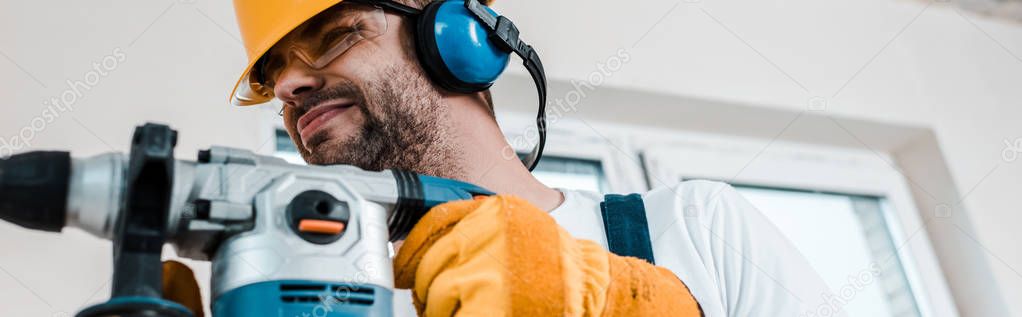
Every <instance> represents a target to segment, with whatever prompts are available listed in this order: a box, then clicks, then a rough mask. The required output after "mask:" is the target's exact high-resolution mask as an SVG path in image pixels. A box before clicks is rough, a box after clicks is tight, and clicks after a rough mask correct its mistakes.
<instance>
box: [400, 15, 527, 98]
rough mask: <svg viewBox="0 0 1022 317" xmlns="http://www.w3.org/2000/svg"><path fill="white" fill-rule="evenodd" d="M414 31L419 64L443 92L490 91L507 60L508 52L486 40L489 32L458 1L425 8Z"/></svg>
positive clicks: (508, 57) (505, 66)
mask: <svg viewBox="0 0 1022 317" xmlns="http://www.w3.org/2000/svg"><path fill="white" fill-rule="evenodd" d="M487 10H488V11H489V12H490V13H491V14H493V15H494V16H496V15H497V13H496V12H494V11H493V10H491V9H489V8H488V7H487ZM415 32H416V41H415V43H416V52H417V53H416V54H417V55H418V57H419V60H420V62H421V63H420V64H422V67H423V68H424V69H425V70H426V73H427V74H429V76H430V78H431V79H432V80H433V81H434V82H435V83H437V84H438V85H439V86H440V87H441V88H444V89H446V90H450V91H453V92H457V93H472V92H478V91H482V90H485V89H487V88H490V86H492V85H493V82H494V81H496V80H497V78H498V77H500V74H501V73H503V72H504V69H506V68H507V65H508V62H509V61H510V57H511V56H510V54H511V52H509V51H505V50H503V49H501V48H499V47H498V46H497V45H495V44H494V43H493V42H491V41H490V39H489V34H490V33H489V32H488V31H487V29H486V28H485V27H484V26H483V25H482V24H480V22H479V21H478V20H476V17H475V16H473V15H472V13H470V12H469V11H468V9H466V8H465V3H464V1H462V0H451V1H445V0H438V1H434V2H432V3H430V4H429V5H427V6H426V7H425V8H424V9H423V12H422V14H421V15H420V16H419V19H418V22H417V23H416V27H415Z"/></svg>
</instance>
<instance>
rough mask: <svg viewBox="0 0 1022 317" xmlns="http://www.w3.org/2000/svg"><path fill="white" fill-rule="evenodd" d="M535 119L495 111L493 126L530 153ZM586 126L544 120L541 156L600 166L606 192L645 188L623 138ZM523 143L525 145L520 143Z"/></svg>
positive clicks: (564, 120) (637, 166)
mask: <svg viewBox="0 0 1022 317" xmlns="http://www.w3.org/2000/svg"><path fill="white" fill-rule="evenodd" d="M535 120H536V118H535V117H534V116H533V115H531V114H523V113H515V112H500V111H498V112H497V123H498V125H499V126H500V128H501V131H503V132H504V137H505V138H506V139H507V140H509V143H510V144H511V145H512V147H513V149H514V150H515V151H516V152H522V153H528V152H529V151H532V146H533V144H535V142H536V140H535V139H530V138H529V137H527V136H532V137H533V138H535V131H536V130H535V129H536V126H535V122H536V121H535ZM586 125H587V123H585V122H582V121H578V120H571V119H566V118H548V124H547V143H546V147H545V148H544V150H543V155H544V156H557V157H563V158H577V159H583V160H592V161H597V162H600V163H601V164H602V167H603V173H604V175H605V177H606V182H607V190H608V192H607V193H605V194H609V193H634V192H642V191H646V190H648V189H649V188H648V187H647V186H646V182H645V179H644V176H643V171H642V168H641V166H639V164H638V162H639V158H638V155H636V154H635V152H634V150H633V149H632V148H631V147H629V146H619V144H625V143H627V142H626V141H627V140H626V139H624V138H622V136H621V135H619V134H616V133H611V134H595V133H591V132H593V129H591V128H589V127H587V126H586ZM522 140H525V141H526V142H522Z"/></svg>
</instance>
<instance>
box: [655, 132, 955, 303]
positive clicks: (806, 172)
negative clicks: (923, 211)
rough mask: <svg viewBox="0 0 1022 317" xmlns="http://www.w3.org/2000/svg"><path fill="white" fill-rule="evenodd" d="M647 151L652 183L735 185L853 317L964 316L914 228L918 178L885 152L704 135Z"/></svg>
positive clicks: (663, 142)
mask: <svg viewBox="0 0 1022 317" xmlns="http://www.w3.org/2000/svg"><path fill="white" fill-rule="evenodd" d="M771 142H772V143H771ZM766 144H769V145H770V146H765V145H766ZM641 153H642V157H643V164H644V165H645V167H646V175H647V181H648V182H649V183H650V185H651V187H657V186H663V185H664V183H670V182H677V181H679V180H690V179H710V180H718V181H725V182H727V183H730V184H731V185H732V186H734V187H735V188H736V189H737V190H738V192H739V193H741V194H742V196H743V197H745V198H746V199H747V200H749V201H750V202H751V203H752V204H753V205H754V206H756V208H757V209H759V210H760V211H761V212H762V213H763V214H764V215H765V216H766V217H767V218H768V219H769V220H770V221H771V222H773V223H774V224H775V225H776V226H777V227H778V229H779V230H780V231H781V233H782V234H784V235H785V236H786V237H787V238H788V240H790V241H791V242H792V243H793V244H794V245H795V247H796V248H797V249H798V251H799V252H801V253H802V254H803V255H804V256H805V257H806V258H807V260H808V261H809V263H810V265H812V266H813V268H814V269H815V270H816V271H817V272H818V273H819V274H820V275H821V277H823V279H824V281H825V282H826V283H827V285H828V286H829V287H830V288H831V291H832V292H833V295H834V296H835V297H837V298H841V299H846V300H845V301H843V303H844V304H843V305H841V306H840V307H841V308H842V309H844V310H846V311H847V312H848V315H849V316H934V315H937V316H944V315H947V314H949V313H950V314H951V315H953V314H954V312H955V309H954V305H953V303H951V302H950V300H949V299H950V291H949V290H948V288H947V286H946V283H945V282H944V276H943V274H942V273H941V271H940V268H939V266H938V262H937V259H936V256H935V254H934V253H933V249H932V247H931V246H930V244H929V240H928V239H927V238H926V236H925V235H924V234H913V233H917V232H919V230H921V228H922V226H923V223H922V220H921V219H920V217H919V214H918V213H917V209H916V207H915V205H914V203H913V201H912V200H911V196H910V194H909V188H908V184H907V182H906V180H905V178H904V177H903V176H902V175H901V174H900V173H899V172H898V171H897V170H895V169H893V168H891V166H890V165H889V164H888V162H887V161H886V158H885V157H883V155H882V154H881V155H878V154H877V153H874V152H872V151H867V150H857V149H849V148H840V147H829V146H818V145H807V144H798V143H789V142H784V141H780V140H775V141H769V140H759V139H747V138H739V137H730V136H720V135H704V134H691V135H690V134H679V135H677V136H670V137H664V138H660V139H657V140H653V141H651V142H648V143H645V144H642V145H641ZM945 299H947V300H945Z"/></svg>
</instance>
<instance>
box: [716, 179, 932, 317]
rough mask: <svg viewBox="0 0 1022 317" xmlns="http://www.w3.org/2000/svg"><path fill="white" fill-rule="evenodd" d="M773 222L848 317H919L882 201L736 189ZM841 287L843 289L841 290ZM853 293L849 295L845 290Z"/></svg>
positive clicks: (752, 188) (810, 193) (743, 187)
mask: <svg viewBox="0 0 1022 317" xmlns="http://www.w3.org/2000/svg"><path fill="white" fill-rule="evenodd" d="M735 188H736V189H737V190H738V192H739V193H741V194H742V196H744V197H745V198H746V199H748V200H749V201H750V202H751V203H752V204H753V205H755V206H756V207H757V208H759V210H760V211H761V212H762V213H763V214H764V215H765V216H766V217H767V218H768V219H770V221H772V222H773V223H774V225H776V226H777V227H778V229H780V231H781V232H782V233H783V234H784V235H785V236H786V237H787V238H788V240H790V241H791V242H792V243H793V244H794V245H795V247H796V248H797V249H798V251H799V252H801V253H802V255H804V256H805V257H806V259H807V260H808V261H809V263H810V264H811V265H812V266H813V267H814V268H816V270H817V273H819V274H820V276H821V277H823V280H824V281H825V282H826V283H827V285H828V286H830V288H831V290H833V291H834V293H835V296H837V297H838V298H843V297H850V298H848V301H849V302H850V303H852V304H850V305H847V306H845V307H844V309H845V310H846V312H847V313H848V315H849V316H919V315H920V313H919V310H918V308H917V305H916V302H915V297H914V295H913V294H912V289H911V287H910V286H909V284H908V279H907V278H906V276H907V274H906V273H905V270H904V268H903V265H902V263H901V261H900V260H899V258H898V256H896V255H897V253H896V252H895V251H896V249H897V247H896V246H895V242H894V240H893V238H892V237H891V234H890V230H892V229H895V228H891V227H889V226H888V223H887V221H886V219H885V212H886V211H885V210H884V208H883V198H880V197H870V196H856V195H845V194H837V193H822V192H808V191H800V190H790V189H779V188H764V187H754V186H740V185H739V186H735ZM842 289H844V290H842ZM852 289H854V292H852V291H850V290H852Z"/></svg>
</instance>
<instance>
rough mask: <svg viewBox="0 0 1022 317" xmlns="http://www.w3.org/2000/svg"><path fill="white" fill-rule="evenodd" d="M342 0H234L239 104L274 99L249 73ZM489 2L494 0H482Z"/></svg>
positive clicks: (235, 95) (236, 99)
mask: <svg viewBox="0 0 1022 317" xmlns="http://www.w3.org/2000/svg"><path fill="white" fill-rule="evenodd" d="M341 1H342V0H234V12H235V15H236V16H237V19H238V28H239V29H240V30H241V39H242V41H243V42H244V45H245V53H247V54H248V66H246V67H245V72H244V73H242V74H241V77H240V78H238V82H237V83H235V84H234V89H233V90H232V91H231V96H230V97H229V99H230V102H231V103H232V104H234V105H237V106H251V105H257V104H261V103H264V102H267V101H270V100H271V99H273V91H271V90H269V89H267V88H266V87H263V86H262V85H259V84H257V83H254V82H253V81H252V80H251V79H250V78H249V75H250V74H251V72H252V67H253V66H254V65H255V63H256V62H257V61H259V58H261V57H262V56H263V54H265V53H266V51H268V50H270V48H271V47H273V45H275V44H277V41H280V39H281V38H283V37H284V36H286V35H287V34H288V33H290V32H291V30H294V29H295V28H297V27H298V26H300V25H301V24H302V23H304V22H305V21H306V20H308V19H311V18H312V17H314V16H316V15H317V14H319V13H320V12H323V11H324V10H326V9H329V8H330V7H333V6H334V5H336V4H338V3H341ZM480 2H481V3H484V4H489V3H490V2H493V1H490V0H482V1H480Z"/></svg>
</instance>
